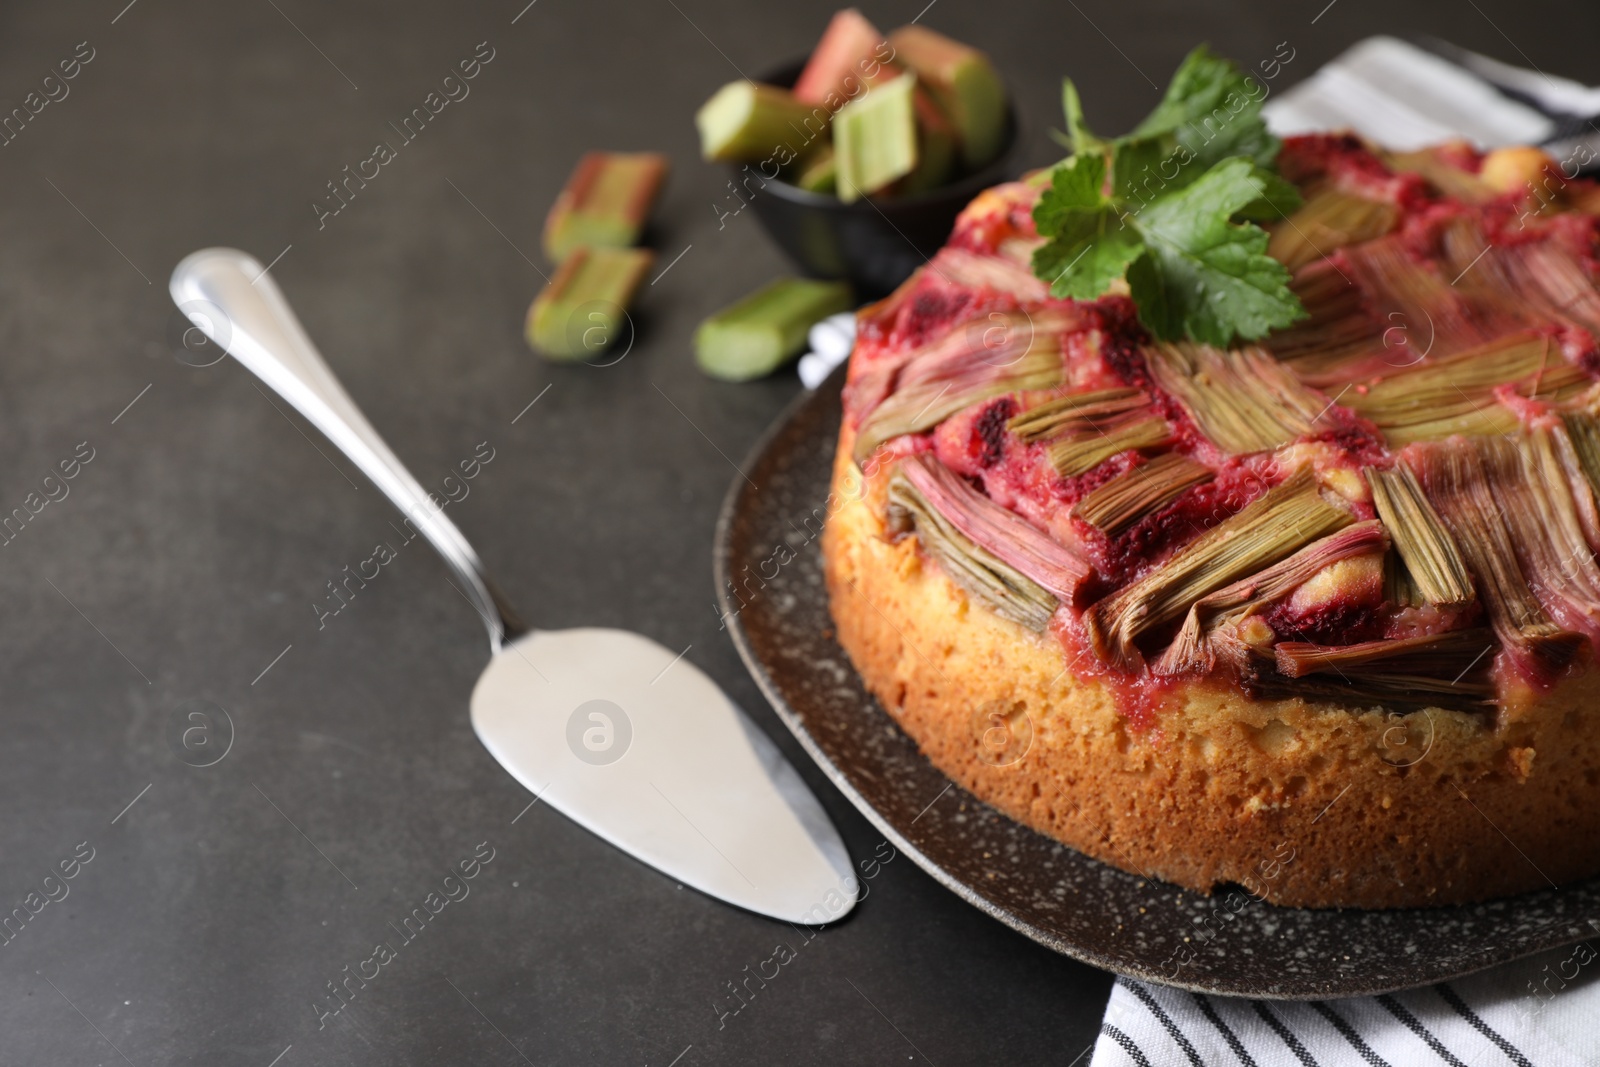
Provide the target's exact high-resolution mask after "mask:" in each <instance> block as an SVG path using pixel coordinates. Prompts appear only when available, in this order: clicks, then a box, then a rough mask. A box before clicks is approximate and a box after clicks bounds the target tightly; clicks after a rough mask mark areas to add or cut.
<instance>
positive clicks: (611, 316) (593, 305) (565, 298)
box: [527, 246, 655, 360]
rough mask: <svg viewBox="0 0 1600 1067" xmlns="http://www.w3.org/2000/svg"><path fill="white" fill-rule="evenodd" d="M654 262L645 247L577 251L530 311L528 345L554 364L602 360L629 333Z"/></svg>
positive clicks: (652, 255) (562, 264)
mask: <svg viewBox="0 0 1600 1067" xmlns="http://www.w3.org/2000/svg"><path fill="white" fill-rule="evenodd" d="M654 261H655V254H654V253H653V252H650V251H649V250H647V249H643V248H584V247H581V246H580V247H578V248H576V249H574V250H573V251H572V253H571V254H570V255H568V256H567V258H566V259H565V260H563V261H562V263H561V267H560V269H559V270H557V271H556V276H555V277H554V278H552V279H550V284H549V285H547V286H545V288H544V290H543V291H542V292H540V293H539V295H538V296H537V297H536V298H535V299H534V301H533V306H531V307H530V308H528V322H527V337H528V343H529V344H531V345H532V346H533V347H534V348H536V349H538V350H539V351H540V352H542V353H544V354H545V355H547V356H549V357H550V358H551V359H559V360H576V359H588V358H590V357H593V356H597V355H599V354H600V353H601V352H603V351H604V350H605V349H606V348H607V347H609V346H610V345H611V343H612V342H613V341H615V340H616V339H617V337H618V336H619V335H621V334H622V333H623V332H624V329H623V328H624V326H625V325H627V321H628V318H627V309H628V305H629V304H630V303H631V302H632V301H633V296H634V294H635V293H636V292H638V290H639V283H640V282H641V281H643V280H644V276H645V274H646V273H647V272H648V271H649V270H650V264H651V263H653V262H654Z"/></svg>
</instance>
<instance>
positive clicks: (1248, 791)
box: [823, 135, 1600, 907]
mask: <svg viewBox="0 0 1600 1067" xmlns="http://www.w3.org/2000/svg"><path fill="white" fill-rule="evenodd" d="M1530 161H1531V162H1530ZM1278 168H1279V171H1280V172H1281V174H1282V176H1283V177H1285V178H1287V179H1288V180H1289V181H1291V182H1292V183H1293V184H1294V185H1295V186H1296V187H1297V188H1298V190H1299V192H1300V195H1301V198H1302V201H1303V203H1302V206H1300V207H1299V208H1298V210H1296V211H1295V212H1294V213H1293V214H1291V215H1290V216H1289V217H1287V218H1286V219H1283V220H1281V221H1279V222H1277V223H1275V224H1272V225H1271V226H1270V227H1269V230H1270V233H1271V242H1270V245H1269V251H1270V253H1271V255H1272V256H1273V257H1274V258H1275V259H1277V260H1278V261H1279V262H1281V263H1282V264H1284V266H1285V267H1287V268H1288V270H1289V271H1291V272H1292V279H1293V280H1292V285H1291V288H1292V290H1293V292H1294V294H1295V295H1296V296H1297V297H1298V298H1299V300H1300V302H1301V304H1302V305H1303V307H1304V309H1305V311H1306V313H1307V314H1306V317H1304V318H1303V319H1302V320H1301V321H1299V322H1297V323H1296V324H1294V325H1292V326H1290V327H1287V328H1284V329H1280V330H1278V331H1276V332H1274V333H1271V334H1269V335H1267V336H1265V337H1263V338H1262V339H1261V340H1259V341H1257V342H1254V343H1248V344H1246V343H1236V344H1235V345H1233V346H1232V347H1229V348H1219V347H1213V346H1209V345H1205V344H1199V343H1195V342H1192V341H1169V342H1162V341H1157V340H1155V339H1154V338H1153V337H1152V335H1151V334H1150V333H1149V332H1147V330H1146V329H1145V328H1144V327H1142V326H1141V325H1140V319H1139V317H1138V313H1137V309H1136V308H1135V307H1134V305H1133V303H1132V301H1131V300H1130V299H1129V297H1128V296H1127V295H1125V294H1123V293H1119V292H1116V291H1113V292H1112V293H1110V294H1108V295H1106V296H1103V297H1101V298H1099V299H1097V300H1092V301H1075V300H1069V299H1056V298H1053V297H1051V296H1050V294H1049V287H1048V286H1047V284H1046V283H1045V282H1043V281H1040V280H1039V279H1038V278H1036V277H1035V276H1034V273H1033V271H1032V270H1031V269H1030V257H1031V255H1032V252H1033V250H1034V249H1035V248H1036V247H1038V246H1039V245H1040V243H1041V242H1040V239H1039V237H1038V236H1037V233H1036V230H1035V228H1034V221H1033V217H1032V208H1033V205H1034V203H1035V201H1036V200H1037V199H1038V198H1039V196H1040V195H1041V189H1042V188H1043V186H1044V184H1045V183H1046V182H1047V181H1048V178H1043V177H1040V176H1035V177H1033V178H1030V179H1025V180H1023V181H1020V182H1016V183H1013V184H1008V185H1002V186H999V187H997V188H994V189H992V190H989V191H988V192H986V193H984V194H982V195H981V196H979V197H978V199H977V200H975V201H974V202H973V203H972V204H971V205H970V206H969V207H968V208H967V209H966V211H965V213H964V214H963V215H962V216H961V218H960V220H959V221H958V223H957V225H956V228H955V231H954V233H953V235H952V237H951V238H950V241H949V243H948V245H947V246H946V247H945V248H944V249H943V250H942V251H941V252H939V254H938V255H937V256H936V257H934V259H933V260H932V261H931V262H930V263H929V264H928V265H927V266H926V267H925V268H923V269H922V270H920V271H919V272H918V273H917V274H916V275H915V276H913V277H912V278H911V279H910V280H908V281H907V282H906V283H905V284H904V285H903V286H902V287H901V288H900V289H899V290H897V291H896V292H895V293H894V294H893V295H891V296H890V297H888V298H887V299H886V300H884V301H882V302H880V303H878V304H875V305H873V306H871V307H868V308H866V309H864V310H863V311H862V312H861V314H860V317H859V330H858V338H857V342H856V347H855V350H854V352H853V354H852V357H851V363H850V368H849V375H848V381H847V385H846V387H845V394H844V401H845V405H844V406H845V417H844V427H843V431H842V433H841V436H840V442H839V450H838V457H837V462H836V468H835V474H834V484H833V494H832V497H831V499H830V502H829V509H828V510H829V518H828V523H827V527H826V531H825V534H824V540H823V551H824V557H825V564H826V572H827V580H828V588H829V593H830V597H831V602H832V610H833V616H834V619H835V622H836V624H837V633H838V637H839V640H840V642H841V643H842V644H843V646H844V648H845V649H846V650H847V651H848V652H849V654H850V656H851V658H852V660H853V661H854V663H855V665H856V667H857V668H858V670H859V671H860V673H861V675H862V677H863V678H864V680H865V682H866V684H867V685H868V687H869V688H870V689H871V691H872V692H873V693H874V694H875V695H876V696H877V697H878V699H879V700H880V702H881V703H882V705H883V706H884V708H886V709H887V710H888V711H889V712H890V713H891V714H892V715H893V716H894V718H895V719H896V720H897V721H898V722H899V724H900V725H901V726H902V727H903V728H904V729H905V730H906V732H907V733H909V734H910V735H911V737H913V738H914V739H915V740H916V741H917V743H918V744H919V745H920V746H921V748H922V750H923V751H924V752H925V753H926V755H927V756H928V758H929V759H931V760H932V761H933V762H934V763H935V764H936V765H937V766H938V767H939V768H940V769H941V770H943V771H944V772H945V773H946V774H948V775H949V776H950V777H951V778H953V779H954V780H955V781H956V782H958V783H960V784H961V785H962V786H963V787H965V788H966V789H968V790H970V791H971V792H972V793H973V794H975V795H976V796H977V797H979V798H981V799H982V800H984V801H986V802H988V803H989V804H992V805H994V806H995V807H997V808H999V809H1000V810H1001V811H1003V812H1005V813H1007V814H1008V815H1010V816H1012V817H1013V818H1016V819H1018V820H1020V821H1022V822H1024V823H1026V824H1028V825H1029V826H1032V827H1034V828H1036V829H1038V830H1039V831H1041V832H1043V833H1046V834H1049V835H1050V836H1052V837H1054V838H1056V839H1058V840H1060V841H1062V842H1064V843H1066V844H1067V845H1069V846H1071V847H1073V848H1075V849H1077V850H1079V851H1081V852H1084V853H1087V854H1089V855H1091V856H1093V857H1096V858H1097V859H1099V860H1102V861H1104V862H1105V863H1108V864H1111V865H1113V866H1115V867H1119V868H1122V869H1124V870H1127V871H1131V872H1135V873H1137V874H1139V875H1142V876H1146V877H1150V878H1155V879H1162V880H1165V881H1168V882H1173V883H1177V884H1178V885H1182V886H1186V887H1189V888H1192V889H1196V890H1200V891H1206V892H1209V891H1211V890H1213V889H1214V888H1216V887H1218V886H1219V885H1223V884H1237V885H1241V886H1243V887H1245V888H1246V889H1247V890H1249V891H1250V892H1252V893H1254V894H1256V895H1258V896H1261V897H1264V898H1266V899H1268V900H1270V901H1272V902H1275V903H1280V904H1286V905H1298V906H1309V907H1346V906H1350V907H1400V906H1412V905H1429V904H1446V903H1460V902H1466V901H1474V900H1481V899H1485V898H1490V897H1495V896H1500V895H1505V894H1510V893H1516V892H1520V891H1524V890H1529V889H1534V888H1539V887H1547V886H1550V885H1553V884H1558V883H1561V882H1565V881H1570V880H1573V879H1577V878H1583V877H1587V876H1592V875H1595V874H1596V873H1600V706H1597V704H1596V698H1597V696H1600V680H1597V675H1596V670H1595V658H1594V642H1595V640H1596V639H1597V636H1600V565H1597V563H1596V557H1595V551H1596V548H1597V547H1600V509H1597V503H1596V501H1597V496H1600V488H1597V487H1600V345H1597V340H1596V339H1597V338H1600V290H1597V283H1596V278H1597V274H1596V271H1597V262H1596V255H1597V252H1600V240H1597V219H1600V189H1597V188H1596V187H1595V186H1593V185H1591V184H1590V183H1587V182H1584V181H1582V180H1577V179H1570V178H1569V177H1568V176H1567V175H1566V174H1565V173H1564V172H1563V169H1562V167H1561V165H1560V164H1558V163H1556V162H1555V161H1553V160H1545V159H1544V157H1542V156H1540V155H1538V154H1537V153H1532V154H1531V155H1530V153H1529V152H1528V151H1527V150H1518V151H1514V152H1510V153H1506V152H1501V153H1491V154H1490V155H1489V156H1488V157H1487V158H1486V157H1485V156H1483V155H1482V154H1480V153H1477V152H1475V151H1473V150H1471V149H1470V148H1467V147H1465V146H1460V145H1450V146H1445V147H1441V148H1438V149H1434V150H1429V151H1422V152H1415V153H1408V154H1403V155H1401V154H1394V153H1389V152H1386V151H1383V150H1380V149H1378V148H1376V147H1374V146H1371V145H1368V144H1366V143H1363V142H1361V141H1358V140H1356V139H1355V138H1353V137H1349V136H1342V135H1328V136H1311V137H1301V138H1294V139H1290V140H1289V141H1287V142H1286V143H1285V144H1284V146H1283V149H1282V152H1281V154H1280V156H1279V158H1278Z"/></svg>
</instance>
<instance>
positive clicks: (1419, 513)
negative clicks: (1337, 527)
mask: <svg viewBox="0 0 1600 1067" xmlns="http://www.w3.org/2000/svg"><path fill="white" fill-rule="evenodd" d="M1367 484H1368V486H1370V487H1371V489H1372V504H1373V507H1374V508H1376V509H1377V512H1378V518H1380V519H1382V520H1383V525H1384V528H1385V529H1386V530H1388V531H1389V536H1390V537H1391V538H1393V539H1394V547H1395V550H1396V551H1398V552H1399V554H1400V559H1401V560H1402V561H1403V562H1404V563H1405V573H1406V576H1407V577H1409V579H1410V581H1411V582H1414V583H1415V584H1416V587H1417V592H1418V593H1419V594H1420V595H1421V597H1422V599H1423V600H1424V601H1425V602H1427V603H1429V604H1437V605H1440V606H1448V607H1460V606H1462V605H1465V604H1470V603H1472V600H1473V598H1474V597H1475V596H1476V595H1477V593H1476V590H1475V589H1474V587H1473V584H1472V574H1471V573H1470V572H1469V571H1468V570H1467V561H1466V560H1465V559H1464V558H1463V557H1462V555H1461V549H1460V547H1459V546H1457V544H1456V539H1455V538H1454V537H1453V536H1451V534H1450V531H1449V529H1447V528H1446V527H1445V524H1444V520H1443V519H1441V518H1440V517H1439V513H1438V512H1437V511H1435V510H1434V509H1433V505H1432V504H1430V503H1429V502H1428V498H1427V496H1425V495H1424V494H1423V492H1422V486H1421V485H1419V484H1417V477H1416V475H1415V474H1413V473H1411V468H1410V467H1407V466H1406V465H1405V464H1403V463H1401V464H1398V465H1396V466H1395V468H1394V469H1393V470H1388V471H1385V470H1378V469H1377V468H1375V467H1374V468H1369V469H1368V470H1367ZM1407 599H1409V598H1407Z"/></svg>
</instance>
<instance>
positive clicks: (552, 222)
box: [544, 152, 667, 263]
mask: <svg viewBox="0 0 1600 1067" xmlns="http://www.w3.org/2000/svg"><path fill="white" fill-rule="evenodd" d="M666 173H667V157H666V156H663V155H661V154H660V153H657V152H589V153H586V154H585V155H584V157H583V158H582V159H581V160H579V161H578V166H577V168H576V169H574V170H573V172H572V177H570V178H568V179H567V184H566V187H565V188H563V189H562V190H561V192H560V194H559V195H558V196H557V197H556V202H555V203H554V204H553V205H551V207H550V214H549V215H548V216H546V217H545V221H544V251H545V255H547V256H549V257H550V258H551V259H552V260H554V261H555V262H557V263H560V262H561V261H562V260H564V259H566V258H567V255H568V253H570V252H571V251H572V250H573V249H574V248H578V247H589V248H593V247H604V248H628V247H630V246H632V245H635V244H637V243H638V242H639V234H640V232H641V231H642V230H643V229H644V224H645V219H646V218H647V217H648V216H649V214H650V206H651V205H652V204H653V203H654V202H655V199H656V193H657V192H659V191H660V189H661V182H662V180H663V179H664V178H665V177H666Z"/></svg>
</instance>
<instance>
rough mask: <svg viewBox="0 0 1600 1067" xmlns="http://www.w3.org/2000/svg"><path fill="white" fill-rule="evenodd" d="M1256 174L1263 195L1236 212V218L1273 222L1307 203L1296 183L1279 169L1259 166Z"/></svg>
mask: <svg viewBox="0 0 1600 1067" xmlns="http://www.w3.org/2000/svg"><path fill="white" fill-rule="evenodd" d="M1254 176H1255V179H1256V180H1257V181H1258V182H1260V183H1261V195H1260V197H1258V198H1257V199H1255V200H1252V201H1251V202H1250V203H1248V204H1246V205H1245V206H1244V207H1242V208H1240V209H1239V210H1238V211H1236V212H1234V217H1235V218H1239V219H1245V220H1247V221H1250V222H1272V221H1273V220H1275V219H1281V218H1285V217H1287V216H1289V215H1292V214H1294V213H1295V212H1296V211H1299V210H1300V208H1301V206H1302V205H1303V204H1304V203H1305V201H1304V200H1303V199H1302V198H1301V196H1300V190H1299V189H1296V188H1295V187H1294V183H1293V182H1291V181H1289V179H1287V178H1285V177H1283V176H1282V175H1280V174H1279V173H1278V172H1277V171H1275V170H1267V169H1265V168H1263V167H1259V166H1258V167H1256V168H1255V172H1254Z"/></svg>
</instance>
